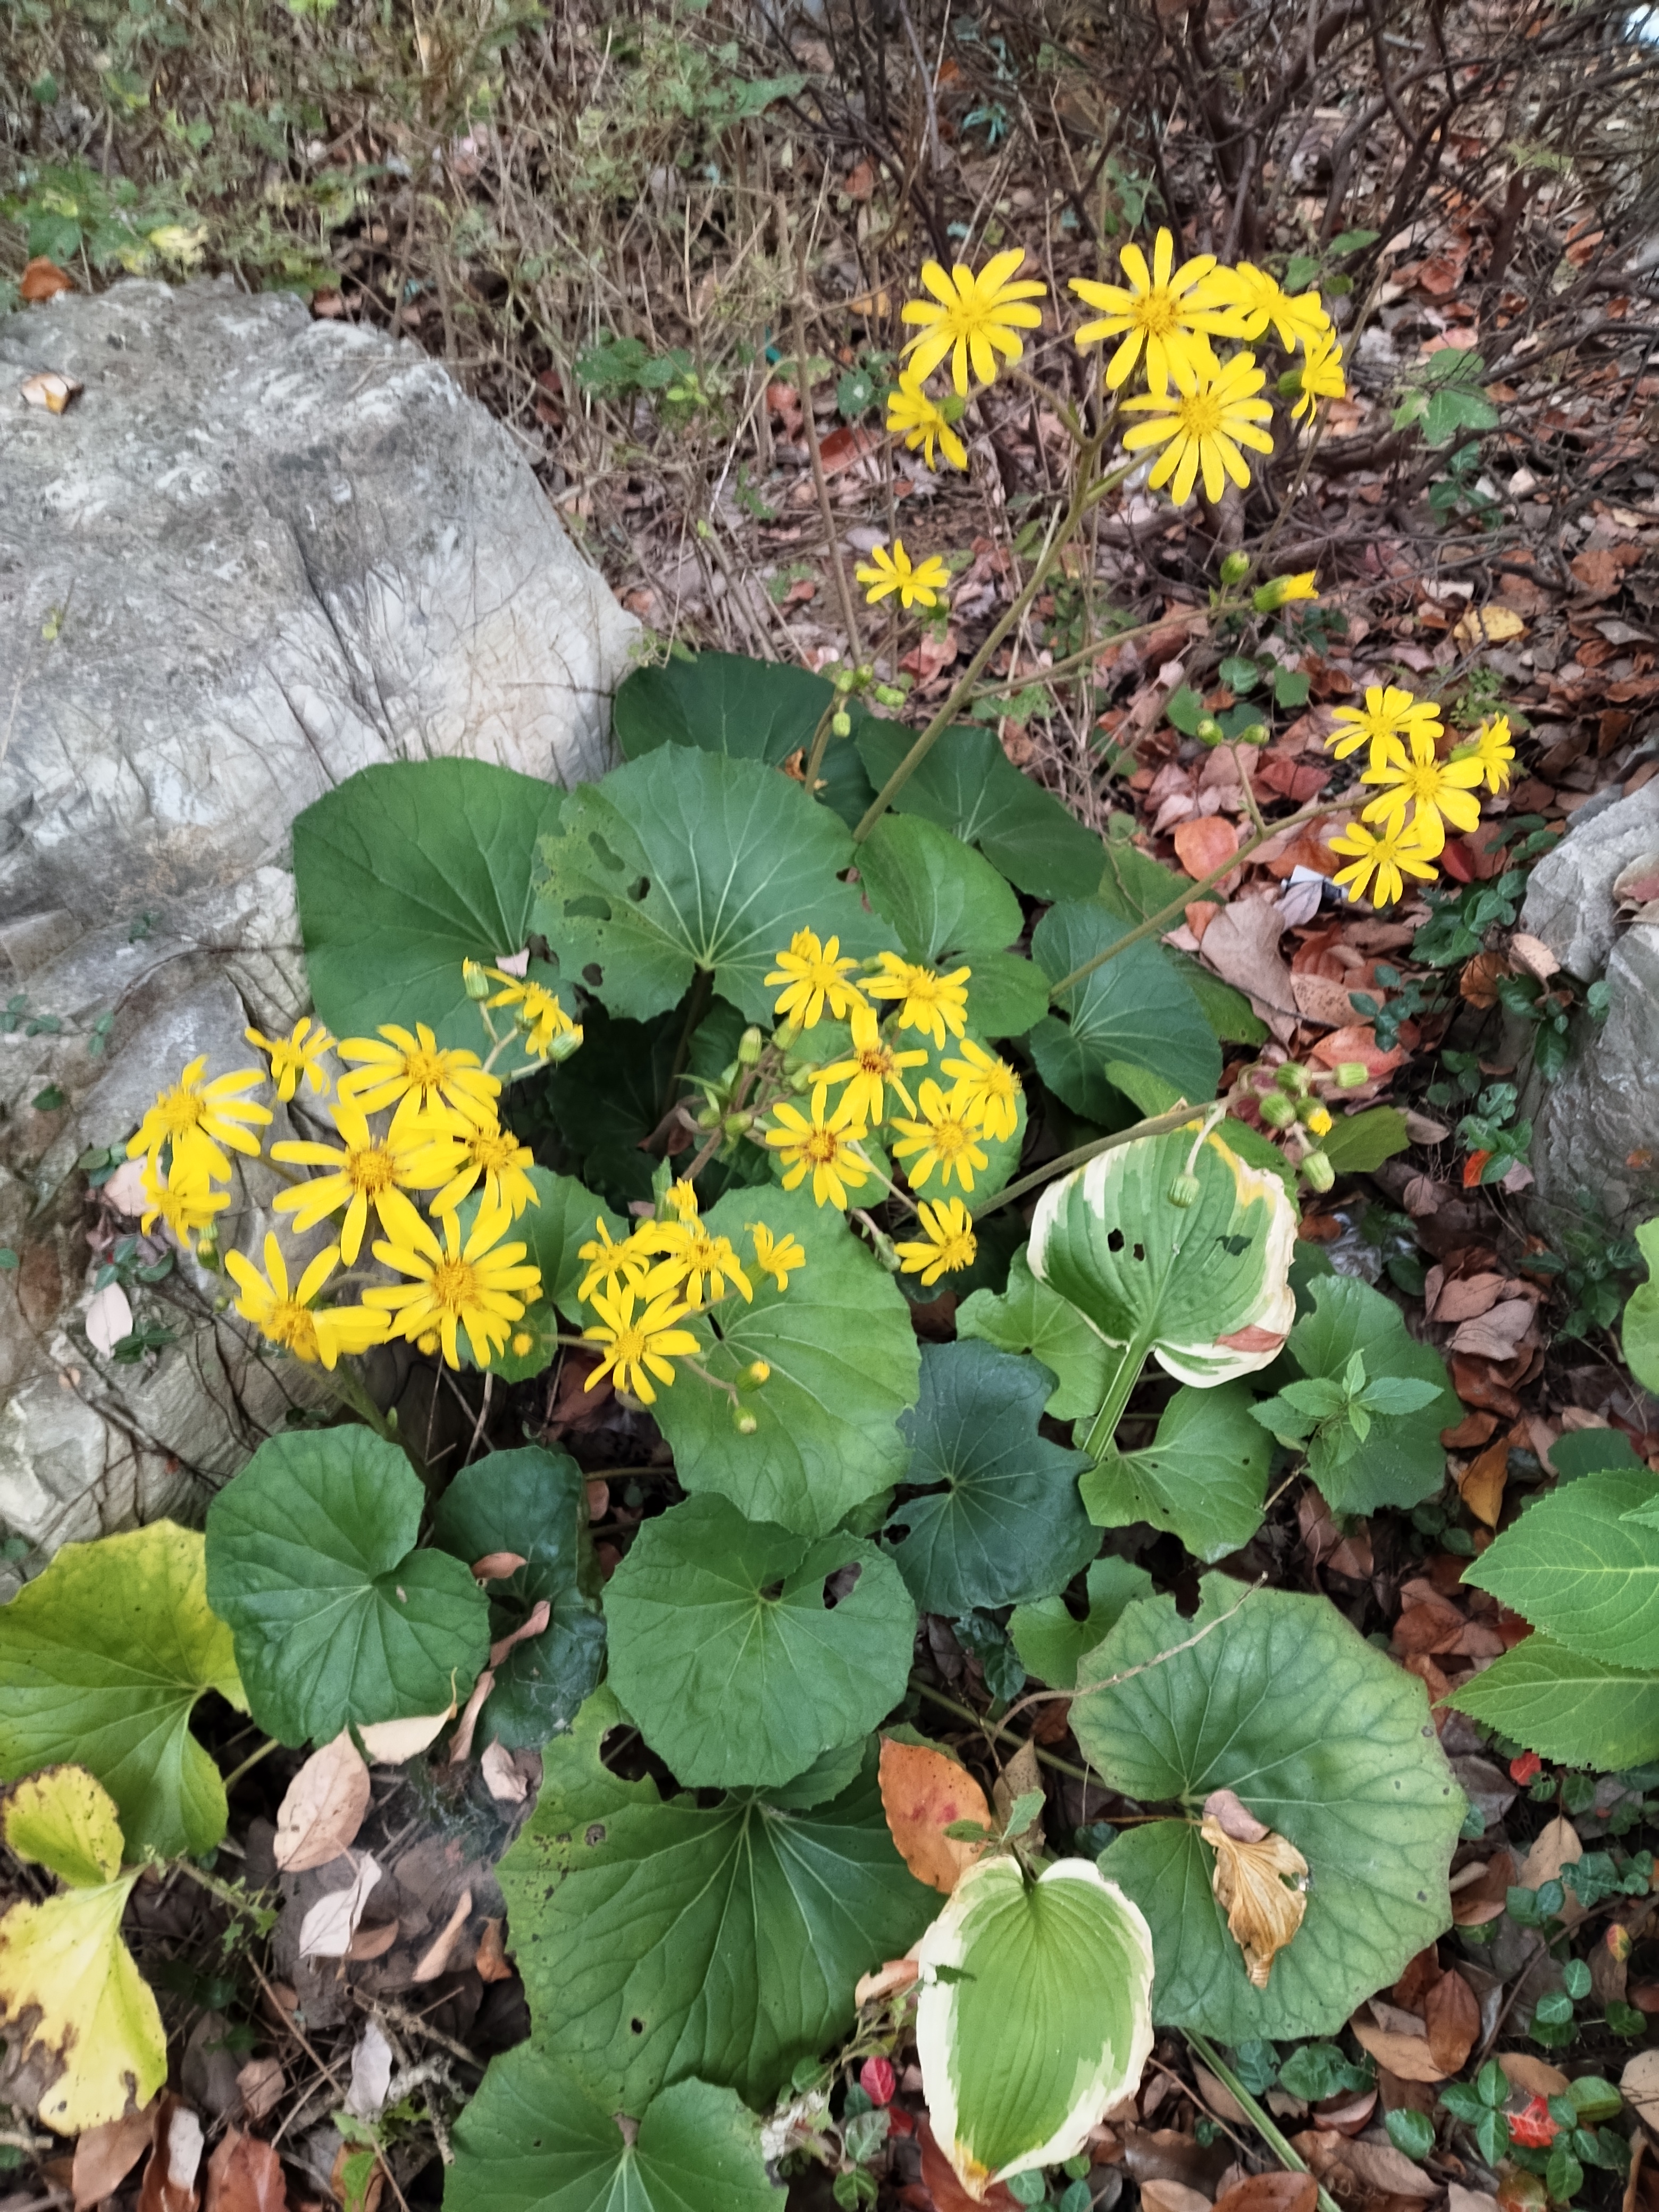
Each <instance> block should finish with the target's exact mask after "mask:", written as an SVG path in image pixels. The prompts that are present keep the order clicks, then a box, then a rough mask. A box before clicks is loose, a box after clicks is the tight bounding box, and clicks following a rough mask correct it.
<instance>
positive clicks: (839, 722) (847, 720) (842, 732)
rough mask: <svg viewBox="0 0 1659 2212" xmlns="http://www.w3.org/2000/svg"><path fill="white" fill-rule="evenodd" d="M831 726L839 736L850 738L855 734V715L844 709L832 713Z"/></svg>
mask: <svg viewBox="0 0 1659 2212" xmlns="http://www.w3.org/2000/svg"><path fill="white" fill-rule="evenodd" d="M829 726H830V728H831V729H832V730H833V731H834V732H835V733H836V736H837V737H838V738H850V737H851V736H852V734H853V717H852V716H851V715H850V714H847V713H845V712H844V711H843V712H842V713H838V714H832V715H831V716H830V718H829Z"/></svg>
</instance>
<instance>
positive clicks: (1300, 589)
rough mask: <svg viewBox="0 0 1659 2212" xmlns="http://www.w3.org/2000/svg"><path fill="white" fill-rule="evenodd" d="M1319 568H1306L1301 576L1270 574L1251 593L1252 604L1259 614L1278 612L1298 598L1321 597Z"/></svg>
mask: <svg viewBox="0 0 1659 2212" xmlns="http://www.w3.org/2000/svg"><path fill="white" fill-rule="evenodd" d="M1318 574H1319V571H1318V569H1317V568H1304V570H1303V572H1302V574H1300V575H1299V576H1270V577H1269V578H1268V580H1267V582H1266V583H1265V584H1260V585H1258V586H1256V589H1255V592H1253V593H1252V594H1251V604H1252V605H1254V607H1255V611H1256V612H1257V614H1259V615H1271V614H1277V613H1278V611H1279V608H1280V607H1288V606H1290V605H1292V604H1293V603H1294V602H1295V601H1297V599H1317V598H1318V597H1319V592H1318V587H1317V584H1316V578H1317V576H1318Z"/></svg>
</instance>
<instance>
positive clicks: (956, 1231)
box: [894, 1198, 979, 1287]
mask: <svg viewBox="0 0 1659 2212" xmlns="http://www.w3.org/2000/svg"><path fill="white" fill-rule="evenodd" d="M916 1218H917V1219H918V1221H919V1223H920V1224H921V1237H918V1238H916V1239H915V1242H914V1243H907V1244H900V1245H897V1246H896V1247H895V1248H894V1249H896V1251H897V1253H898V1255H899V1261H900V1263H901V1265H902V1267H903V1269H904V1272H905V1273H906V1274H907V1275H920V1276H921V1279H922V1282H923V1284H924V1285H927V1286H928V1287H931V1286H932V1285H933V1284H934V1283H936V1282H938V1280H939V1277H940V1276H941V1275H954V1274H956V1273H958V1271H959V1270H960V1269H962V1268H963V1267H972V1266H973V1264H974V1255H975V1253H976V1252H977V1251H978V1249H979V1245H978V1243H977V1242H976V1241H975V1236H974V1217H973V1216H972V1214H971V1213H969V1211H968V1209H967V1207H966V1206H964V1205H963V1202H962V1200H960V1199H959V1198H940V1199H935V1200H934V1201H933V1204H932V1205H931V1206H930V1205H929V1204H928V1202H927V1200H926V1199H925V1198H924V1199H923V1200H922V1201H921V1204H920V1205H919V1206H917V1208H916Z"/></svg>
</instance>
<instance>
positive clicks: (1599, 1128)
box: [1523, 785, 1659, 1236]
mask: <svg viewBox="0 0 1659 2212" xmlns="http://www.w3.org/2000/svg"><path fill="white" fill-rule="evenodd" d="M1648 788H1649V789H1650V790H1651V789H1652V788H1653V787H1652V786H1651V785H1650V786H1649V787H1648ZM1649 834H1650V835H1651V834H1652V833H1651V832H1650V833H1649ZM1530 911H1531V902H1530V900H1528V914H1530ZM1607 992H1608V996H1609V999H1610V1000H1611V1004H1610V1005H1609V1007H1608V1010H1607V1019H1606V1021H1605V1022H1604V1023H1603V1024H1601V1027H1600V1028H1599V1029H1598V1028H1596V1027H1595V1026H1593V1025H1592V1024H1591V1023H1590V1022H1589V1020H1588V1019H1586V1018H1583V1017H1581V1018H1580V1019H1579V1021H1578V1023H1577V1032H1578V1034H1577V1038H1576V1040H1575V1045H1576V1049H1575V1053H1574V1056H1573V1059H1572V1060H1571V1063H1570V1064H1569V1066H1567V1068H1566V1070H1565V1073H1563V1074H1562V1075H1561V1076H1560V1078H1559V1079H1558V1080H1557V1081H1556V1082H1555V1083H1553V1084H1552V1085H1548V1086H1547V1087H1546V1086H1543V1085H1537V1084H1536V1083H1534V1085H1533V1094H1534V1096H1533V1099H1532V1101H1531V1103H1532V1105H1533V1111H1534V1124H1533V1144H1532V1164H1533V1170H1534V1174H1535V1175H1536V1176H1537V1178H1538V1188H1537V1193H1536V1199H1535V1202H1534V1207H1533V1212H1534V1218H1535V1219H1536V1222H1537V1225H1538V1228H1539V1231H1540V1233H1541V1235H1545V1236H1548V1235H1550V1233H1551V1231H1559V1229H1560V1228H1561V1227H1562V1226H1563V1225H1579V1226H1583V1225H1586V1224H1589V1225H1595V1223H1596V1221H1597V1217H1598V1216H1599V1217H1601V1219H1603V1220H1605V1222H1606V1223H1607V1225H1610V1226H1611V1227H1612V1228H1613V1229H1614V1230H1619V1231H1629V1230H1630V1229H1631V1228H1632V1226H1633V1225H1635V1224H1636V1223H1637V1222H1638V1221H1645V1220H1647V1219H1648V1218H1649V1217H1650V1215H1651V1214H1653V1213H1655V1212H1659V924H1656V923H1654V922H1638V923H1637V924H1636V925H1635V926H1634V927H1632V928H1631V929H1629V930H1627V931H1626V933H1625V934H1624V936H1622V937H1621V938H1620V939H1618V941H1617V943H1616V944H1615V945H1614V946H1613V951H1612V954H1611V957H1609V959H1608V961H1607ZM1526 1103H1528V1102H1523V1109H1524V1106H1525V1104H1526Z"/></svg>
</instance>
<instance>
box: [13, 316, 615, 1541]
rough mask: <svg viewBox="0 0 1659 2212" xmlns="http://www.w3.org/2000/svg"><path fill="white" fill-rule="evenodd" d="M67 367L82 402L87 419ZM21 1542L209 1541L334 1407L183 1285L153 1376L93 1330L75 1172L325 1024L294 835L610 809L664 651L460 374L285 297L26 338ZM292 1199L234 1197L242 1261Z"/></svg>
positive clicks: (192, 1272) (207, 1287) (190, 1282)
mask: <svg viewBox="0 0 1659 2212" xmlns="http://www.w3.org/2000/svg"><path fill="white" fill-rule="evenodd" d="M41 368H52V369H58V370H61V371H64V372H66V373H67V374H70V375H73V376H75V377H77V378H78V379H80V380H81V382H82V385H83V386H84V389H83V391H82V393H81V395H80V397H79V398H77V399H76V401H75V402H74V404H73V405H72V406H71V407H70V410H68V412H67V413H65V414H64V415H63V416H52V415H49V414H47V413H46V412H44V411H43V410H39V409H36V408H32V407H29V406H27V405H26V404H24V402H23V401H22V399H21V396H20V395H19V390H18V387H19V386H20V385H21V382H22V380H23V379H24V378H25V376H26V375H27V374H30V373H31V372H33V371H34V370H37V369H41ZM0 471H3V482H4V485H5V490H4V495H3V498H0V1005H4V1004H5V1003H6V1002H7V1001H8V1000H9V1001H10V1010H9V1012H7V1014H6V1015H5V1017H4V1018H3V1020H0V1115H3V1119H0V1247H3V1248H4V1249H5V1252H6V1253H7V1254H9V1255H15V1256H16V1259H17V1261H18V1264H16V1265H8V1266H7V1267H6V1269H5V1272H3V1273H0V1400H3V1408H0V1524H4V1525H5V1526H8V1527H9V1528H11V1529H12V1530H14V1531H16V1532H19V1533H21V1534H24V1535H25V1536H27V1538H28V1539H29V1540H30V1541H31V1542H32V1543H33V1544H34V1545H36V1546H38V1547H40V1554H41V1555H44V1554H46V1553H50V1552H51V1551H52V1549H54V1548H55V1547H56V1546H57V1545H58V1544H59V1543H61V1542H63V1541H66V1540H67V1539H69V1538H71V1537H76V1538H79V1537H88V1536H93V1535H96V1534H100V1532H102V1531H104V1530H106V1529H112V1528H120V1527H124V1526H131V1524H132V1523H133V1522H142V1521H144V1520H148V1519H152V1518H154V1517H155V1516H157V1515H159V1514H161V1513H164V1512H173V1513H178V1514H182V1515H185V1516H187V1517H188V1516H192V1515H198V1514H199V1511H200V1510H201V1507H202V1505H203V1504H204V1500H205V1497H206V1496H207V1494H208V1493H209V1492H210V1491H211V1489H212V1488H213V1487H215V1486H216V1485H217V1484H219V1483H221V1482H222V1481H223V1480H226V1479H227V1478H228V1476H229V1475H231V1474H234V1472H235V1471H236V1469H237V1468H239V1467H240V1466H241V1465H242V1464H243V1462H245V1461H246V1457H247V1456H248V1454H249V1453H250V1452H251V1451H252V1449H254V1448H255V1447H256V1446H257V1445H258V1443H259V1442H260V1441H261V1440H262V1438H263V1437H264V1436H266V1435H267V1434H269V1433H270V1432H271V1431H272V1430H273V1429H275V1428H279V1427H281V1426H282V1425H283V1423H284V1422H285V1420H286V1419H288V1417H289V1413H290V1410H291V1409H294V1408H298V1407H306V1406H307V1405H310V1404H313V1403H315V1402H316V1401H318V1399H319V1395H321V1391H322V1387H323V1386H322V1384H321V1382H320V1378H319V1376H318V1375H317V1373H316V1372H315V1371H314V1370H309V1369H307V1368H304V1367H301V1366H299V1365H297V1364H295V1362H293V1361H291V1360H285V1359H281V1358H275V1357H273V1356H272V1355H271V1354H270V1352H269V1351H268V1349H267V1348H265V1347H263V1346H260V1345H258V1343H251V1342H250V1341H249V1340H248V1334H247V1332H246V1329H245V1328H243V1327H242V1325H241V1324H240V1323H239V1322H236V1321H235V1319H234V1316H229V1317H228V1316H227V1315H226V1314H225V1312H224V1311H223V1310H222V1309H223V1306H224V1304H225V1291H226V1285H225V1282H224V1279H223V1278H222V1277H220V1276H217V1275H213V1274H209V1273H205V1272H204V1271H203V1270H202V1269H201V1268H199V1267H197V1266H196V1264H195V1263H194V1261H193V1260H191V1259H190V1258H189V1257H188V1256H187V1255H180V1259H179V1266H178V1267H176V1269H175V1270H174V1272H173V1274H172V1275H171V1276H170V1277H169V1278H168V1279H167V1281H166V1282H164V1283H161V1284H159V1285H154V1286H142V1287H136V1288H135V1290H134V1291H133V1292H132V1298H133V1305H134V1312H135V1319H136V1321H137V1322H138V1323H139V1324H140V1325H143V1324H145V1323H155V1324H158V1325H159V1326H161V1327H163V1328H167V1330H168V1331H169V1333H170V1334H171V1335H172V1337H173V1341H172V1343H171V1344H170V1345H169V1346H167V1347H166V1348H165V1349H163V1350H161V1352H159V1353H155V1352H152V1353H149V1354H147V1355H146V1356H145V1357H144V1358H143V1359H141V1360H139V1361H137V1362H136V1363H131V1364H124V1363H120V1362H115V1361H112V1360H110V1359H106V1358H103V1357H102V1356H101V1355H100V1354H99V1353H98V1352H96V1351H95V1350H94V1348H93V1347H92V1346H90V1345H89V1344H88V1340H87V1338H86V1334H85V1330H84V1328H83V1326H82V1319H83V1316H84V1312H85V1308H86V1304H87V1302H88V1296H89V1294H90V1290H91V1283H92V1277H93V1273H94V1268H93V1267H92V1265H91V1255H90V1252H89V1249H88V1235H89V1234H92V1235H94V1236H100V1235H101V1236H104V1237H106V1236H107V1231H108V1230H109V1228H110V1226H111V1225H112V1217H111V1212H110V1209H109V1207H108V1206H107V1204H106V1202H104V1201H100V1200H99V1198H98V1197H97V1195H96V1194H95V1193H89V1192H88V1188H87V1185H86V1181H85V1178H84V1176H82V1175H81V1174H79V1173H77V1172H76V1162H77V1160H78V1159H80V1158H82V1155H83V1153H85V1152H87V1150H88V1148H96V1147H101V1146H112V1145H115V1144H118V1143H119V1142H121V1141H123V1140H125V1137H126V1136H127V1134H128V1133H129V1132H130V1131H131V1128H132V1127H133V1126H134V1125H135V1123H136V1122H137V1120H138V1118H139V1116H140V1115H142V1113H143V1110H144V1109H145V1108H146V1107H147V1106H148V1104H149V1102H150V1101H151V1099H153V1097H155V1093H156V1091H157V1090H158V1089H159V1088H161V1085H163V1084H164V1083H166V1082H168V1081H171V1080H172V1079H173V1078H174V1077H175V1076H176V1073H177V1072H178V1070H179V1067H180V1066H182V1065H183V1064H184V1063H185V1061H186V1060H190V1059H191V1058H193V1057H194V1056H195V1055H196V1054H200V1053H206V1054H208V1056H209V1071H210V1073H222V1072H223V1071H225V1070H227V1069H229V1068H232V1067H237V1066H247V1065H249V1064H250V1063H252V1061H253V1060H254V1059H255V1057H256V1055H255V1054H254V1053H253V1051H252V1048H251V1047H249V1046H248V1045H247V1044H246V1042H244V1041H243V1037H242V1031H243V1030H244V1029H245V1028H246V1026H247V1025H248V1024H249V1023H250V1022H251V1023H252V1024H254V1025H255V1026H257V1027H258V1028H260V1029H262V1030H265V1031H266V1032H267V1033H275V1032H276V1030H279V1029H282V1030H286V1029H287V1028H288V1027H289V1025H291V1024H292V1023H293V1021H294V1020H295V1017H296V1016H297V1015H298V1014H299V1013H300V1012H302V1011H303V1010H304V1008H305V1006H306V1003H307V1000H306V984H305V969H304V962H303V958H302V956H301V947H300V935H299V928H298V923H297V920H296V917H295V907H294V887H293V880H292V878H291V876H290V875H289V872H288V867H287V861H288V842H289V824H290V823H291V822H292V820H293V817H294V816H295V814H296V813H297V812H298V811H300V810H301V808H302V807H304V806H306V805H308V804H309V803H310V802H311V801H312V800H313V799H316V798H318V797H319V796H320V795H321V794H322V793H324V792H325V791H327V790H329V789H330V788H331V787H333V786H334V785H335V784H337V783H338V782H339V781H342V780H343V778H344V777H346V776H347V775H350V774H351V773H352V772H353V771H354V770H355V769H358V768H361V767H363V766H365V765H368V764H369V763H374V762H377V761H385V760H401V759H424V758H428V757H434V756H438V755H445V754H465V755H468V756H470V757H476V758H480V759H484V760H490V761H497V762H500V763H503V764H505V765H507V766H508V767H512V768H515V769H520V770H521V771H524V772H526V773H527V774H531V775H540V776H544V777H548V778H550V779H551V780H553V781H560V782H565V783H573V782H575V781H580V780H581V779H582V778H584V777H587V776H591V775H595V774H597V773H599V771H600V770H601V769H603V768H604V766H605V745H606V738H605V732H606V729H607V726H608V721H609V696H610V693H611V690H612V689H613V688H614V686H615V684H616V683H617V681H618V679H619V678H620V677H621V676H622V674H623V673H624V672H625V670H626V666H627V663H628V656H629V647H630V644H631V641H632V639H633V636H634V635H635V632H636V630H637V625H636V624H635V623H634V622H633V620H632V618H631V617H629V616H627V615H625V614H624V613H623V611H621V610H620V609H619V608H618V607H617V605H616V603H615V601H614V600H613V599H612V598H611V593H610V592H609V591H608V589H607V588H606V586H605V582H604V580H603V578H601V577H600V576H599V574H597V572H595V571H594V570H593V569H592V568H590V567H589V566H588V564H587V563H586V562H585V561H584V560H583V559H582V558H581V556H580V555H579V554H578V553H577V552H576V550H574V547H573V546H572V545H571V544H570V543H569V541H568V538H566V536H565V534H564V532H563V530H562V527H561V526H560V523H559V520H558V518H557V516H556V513H554V511H553V509H552V507H550V504H549V503H548V501H547V500H546V499H545V497H544V495H543V493H542V491H541V489H540V487H539V486H538V484H537V483H536V481H535V478H534V477H533V476H532V474H531V471H530V470H529V469H528V467H527V466H526V465H525V463H524V462H523V460H522V459H520V456H519V454H518V453H517V451H516V449H515V448H514V447H513V443H512V441H511V439H510V438H509V437H508V435H507V432H506V431H505V430H504V429H503V428H501V425H500V424H499V423H497V422H494V421H493V420H492V419H491V418H490V417H489V416H488V415H487V414H486V413H485V412H484V410H483V409H482V408H481V407H479V406H477V404H475V403H474V402H472V401H471V400H470V399H468V398H466V397H465V395H464V394H463V393H462V392H460V391H459V389H458V387H457V386H455V385H454V384H453V382H452V381H451V380H450V379H449V378H448V376H447V374H445V372H444V370H443V369H442V368H441V367H439V366H438V365H437V364H436V363H435V362H430V361H428V360H427V359H426V358H425V357H424V356H422V355H421V354H420V353H419V352H418V351H417V350H416V349H415V348H414V347H413V346H411V345H410V344H407V343H405V344H402V345H398V344H394V343H392V342H391V341H389V340H387V339H386V338H385V337H381V336H379V335H378V334H376V333H374V332H372V331H362V330H358V329H356V328H352V327H349V326H343V325H337V324H331V323H323V322H313V320H312V319H310V317H309V316H308V314H307V312H306V310H305V308H304V307H303V306H302V305H301V303H300V302H299V301H297V300H295V299H294V298H293V297H291V296H289V295H280V294H277V295H265V296H263V297H258V298H250V297H248V296H246V295H244V294H242V293H240V292H239V291H237V290H236V289H234V286H232V285H231V284H229V283H228V282H226V281H224V280H220V281H216V282H212V283H208V282H203V283H194V284H190V285H186V286H185V287H184V288H182V289H178V290H173V289H169V288H168V287H167V286H166V285H164V284H158V283H143V282H137V281H132V282H126V283H120V284H118V285H116V286H115V287H114V288H113V289H112V290H110V291H109V292H106V293H105V294H103V295H100V296H98V297H95V298H88V297H86V296H83V295H64V296H63V297H61V298H60V299H58V300H57V301H53V302H52V303H51V305H50V306H48V307H36V308H31V309H26V310H24V311H22V312H21V313H17V314H14V315H12V316H9V317H8V318H3V319H0ZM37 1102H44V1103H37ZM272 1133H273V1134H276V1135H280V1134H283V1133H284V1131H283V1128H282V1127H275V1128H274V1129H273V1131H272ZM274 1187H275V1186H274V1181H273V1177H272V1172H271V1170H270V1169H269V1168H268V1167H266V1166H264V1165H263V1164H256V1165H253V1166H252V1167H251V1168H250V1169H249V1170H247V1172H246V1173H242V1174H239V1178H238V1183H237V1187H236V1188H235V1189H234V1192H233V1206H234V1209H235V1214H234V1228H235V1241H236V1243H238V1244H239V1245H240V1248H241V1249H245V1250H247V1249H252V1250H254V1251H256V1252H257V1250H258V1243H259V1241H260V1239H261V1237H262V1236H263V1232H264V1226H265V1225H266V1222H267V1220H268V1218H269V1216H268V1212H267V1209H268V1207H269V1204H270V1198H271V1196H272V1194H273V1190H274ZM228 1218H229V1217H228ZM290 1249H292V1243H291V1240H290ZM301 1256H303V1255H301ZM382 1364H383V1365H386V1366H388V1367H391V1366H392V1365H394V1364H396V1363H394V1362H390V1361H386V1362H383V1363H382Z"/></svg>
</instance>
